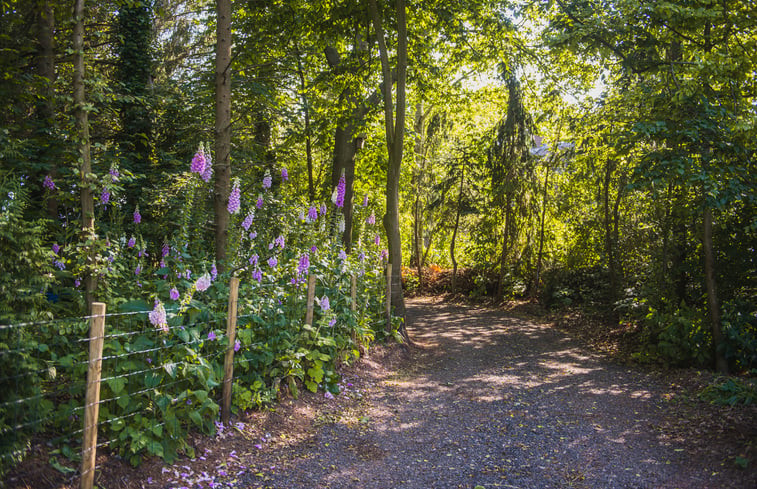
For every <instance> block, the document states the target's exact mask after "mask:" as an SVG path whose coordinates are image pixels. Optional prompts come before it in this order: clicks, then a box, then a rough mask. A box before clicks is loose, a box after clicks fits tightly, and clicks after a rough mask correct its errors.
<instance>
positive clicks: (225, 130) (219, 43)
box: [213, 0, 231, 272]
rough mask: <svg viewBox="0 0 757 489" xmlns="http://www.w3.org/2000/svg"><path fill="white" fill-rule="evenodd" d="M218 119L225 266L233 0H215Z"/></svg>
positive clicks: (218, 212) (218, 214)
mask: <svg viewBox="0 0 757 489" xmlns="http://www.w3.org/2000/svg"><path fill="white" fill-rule="evenodd" d="M216 14H217V16H218V20H217V26H216V85H215V88H216V123H215V139H216V141H215V146H216V148H215V149H216V165H215V186H214V192H213V197H214V202H213V211H214V214H215V247H216V263H217V264H218V270H219V271H220V272H222V271H223V270H224V269H225V267H226V244H227V241H228V227H229V212H228V210H227V208H226V206H227V203H228V200H229V192H230V187H231V0H216Z"/></svg>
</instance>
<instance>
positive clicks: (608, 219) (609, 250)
mask: <svg viewBox="0 0 757 489" xmlns="http://www.w3.org/2000/svg"><path fill="white" fill-rule="evenodd" d="M615 166H616V162H615V161H614V160H613V161H608V162H607V164H606V165H605V177H604V183H603V185H602V187H603V188H602V193H603V199H602V201H603V202H602V206H603V209H604V221H605V222H604V227H605V253H606V254H607V269H608V271H609V273H610V290H609V298H608V299H609V301H610V303H614V302H615V301H616V300H617V296H618V294H617V292H618V290H617V273H616V269H615V243H614V242H613V232H612V216H611V213H610V182H611V181H612V174H613V172H614V170H615Z"/></svg>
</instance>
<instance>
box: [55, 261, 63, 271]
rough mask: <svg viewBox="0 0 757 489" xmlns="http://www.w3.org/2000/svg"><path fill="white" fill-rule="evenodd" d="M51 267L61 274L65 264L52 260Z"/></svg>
mask: <svg viewBox="0 0 757 489" xmlns="http://www.w3.org/2000/svg"><path fill="white" fill-rule="evenodd" d="M53 265H55V268H57V269H58V270H60V271H61V272H62V271H63V270H65V269H66V264H65V263H63V262H62V261H60V260H53Z"/></svg>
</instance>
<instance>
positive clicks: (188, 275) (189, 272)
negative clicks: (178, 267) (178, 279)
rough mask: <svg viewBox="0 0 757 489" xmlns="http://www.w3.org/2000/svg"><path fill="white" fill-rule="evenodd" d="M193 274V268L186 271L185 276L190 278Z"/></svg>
mask: <svg viewBox="0 0 757 489" xmlns="http://www.w3.org/2000/svg"><path fill="white" fill-rule="evenodd" d="M191 276H192V271H191V270H187V271H186V272H184V278H185V279H187V280H189V278H190V277H191Z"/></svg>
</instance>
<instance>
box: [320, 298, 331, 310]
mask: <svg viewBox="0 0 757 489" xmlns="http://www.w3.org/2000/svg"><path fill="white" fill-rule="evenodd" d="M318 305H320V306H321V310H322V311H328V310H329V309H331V304H329V297H328V296H327V295H324V296H323V297H321V299H320V300H319V301H318Z"/></svg>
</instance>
